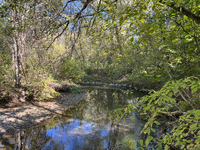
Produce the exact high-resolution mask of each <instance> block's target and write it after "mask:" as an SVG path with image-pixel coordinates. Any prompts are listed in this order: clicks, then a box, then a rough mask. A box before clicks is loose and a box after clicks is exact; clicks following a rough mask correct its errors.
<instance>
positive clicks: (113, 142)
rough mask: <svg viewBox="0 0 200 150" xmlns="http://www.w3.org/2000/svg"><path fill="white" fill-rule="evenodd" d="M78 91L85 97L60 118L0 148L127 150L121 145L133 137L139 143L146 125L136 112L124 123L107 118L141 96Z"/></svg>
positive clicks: (97, 89)
mask: <svg viewBox="0 0 200 150" xmlns="http://www.w3.org/2000/svg"><path fill="white" fill-rule="evenodd" d="M81 88H83V89H84V90H86V91H87V93H88V94H87V96H86V97H85V98H84V99H83V100H82V101H81V102H79V103H78V104H76V105H75V106H74V107H72V108H70V109H69V110H67V111H66V112H65V113H64V114H63V115H60V116H56V117H54V118H52V119H51V120H49V121H47V122H45V123H43V124H41V125H39V126H36V127H33V128H30V129H28V130H25V131H19V132H18V133H17V134H18V135H13V136H11V137H9V138H7V139H0V145H4V148H5V147H6V148H7V149H16V150H17V149H30V150H114V149H116V150H129V149H130V148H129V147H128V146H126V145H124V144H123V142H125V141H126V139H127V138H129V137H131V136H133V135H134V136H135V137H134V138H135V139H138V138H139V133H140V131H141V129H142V128H143V126H144V124H145V121H144V120H143V119H142V117H141V116H140V115H139V113H137V112H132V113H130V114H129V115H128V116H127V117H126V121H125V122H123V121H121V122H119V123H118V122H115V121H111V120H110V119H108V117H109V115H110V111H113V110H114V109H116V108H121V107H123V106H125V105H127V104H130V103H134V101H135V99H136V98H138V97H142V96H144V93H141V92H138V91H133V90H128V89H120V88H105V87H95V86H83V87H81ZM131 116H133V118H134V121H131V119H130V117H131ZM19 138H20V140H19ZM0 149H1V147H0ZM7 149H6V150H7Z"/></svg>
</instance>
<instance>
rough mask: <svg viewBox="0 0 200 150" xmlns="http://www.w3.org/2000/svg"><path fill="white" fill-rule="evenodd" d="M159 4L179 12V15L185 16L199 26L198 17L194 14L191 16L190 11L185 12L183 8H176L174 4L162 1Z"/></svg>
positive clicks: (199, 17)
mask: <svg viewBox="0 0 200 150" xmlns="http://www.w3.org/2000/svg"><path fill="white" fill-rule="evenodd" d="M159 2H160V3H162V4H164V5H166V6H168V7H171V8H173V9H174V10H176V11H178V12H180V13H181V14H184V15H186V16H187V17H189V18H191V19H192V20H194V21H195V22H196V23H198V24H200V16H197V15H196V14H193V13H192V12H191V11H189V10H187V9H186V8H184V7H182V6H179V7H176V6H175V3H167V2H164V1H163V0H160V1H159Z"/></svg>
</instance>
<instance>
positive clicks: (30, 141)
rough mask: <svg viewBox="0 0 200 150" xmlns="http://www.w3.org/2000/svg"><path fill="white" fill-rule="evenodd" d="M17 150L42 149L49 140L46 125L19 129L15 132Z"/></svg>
mask: <svg viewBox="0 0 200 150" xmlns="http://www.w3.org/2000/svg"><path fill="white" fill-rule="evenodd" d="M15 136H16V143H17V150H36V149H38V150H39V149H42V147H44V146H45V144H46V143H47V142H48V141H49V139H50V137H48V136H47V135H46V129H45V127H44V126H43V127H40V128H33V129H29V130H18V131H17V132H16V134H15Z"/></svg>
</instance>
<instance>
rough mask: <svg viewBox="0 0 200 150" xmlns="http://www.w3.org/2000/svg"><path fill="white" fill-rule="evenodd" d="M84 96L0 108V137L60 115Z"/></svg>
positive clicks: (78, 95)
mask: <svg viewBox="0 0 200 150" xmlns="http://www.w3.org/2000/svg"><path fill="white" fill-rule="evenodd" d="M86 94H87V93H85V92H82V93H81V94H76V95H74V94H67V95H65V94H63V95H61V96H60V97H59V98H57V99H55V100H53V101H47V102H34V103H33V102H29V103H28V104H25V105H22V106H18V107H13V108H0V135H3V134H13V133H14V132H15V130H17V129H27V128H30V127H33V126H36V125H39V124H41V123H42V122H45V121H47V120H48V119H51V118H52V117H54V116H55V115H60V114H62V113H63V112H64V111H66V110H67V109H69V108H70V107H72V106H74V105H75V104H76V103H78V102H79V101H81V100H82V99H83V98H84V97H85V96H86Z"/></svg>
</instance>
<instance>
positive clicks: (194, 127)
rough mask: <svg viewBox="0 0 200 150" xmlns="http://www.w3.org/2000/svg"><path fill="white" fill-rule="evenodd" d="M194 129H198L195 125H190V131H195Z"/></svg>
mask: <svg viewBox="0 0 200 150" xmlns="http://www.w3.org/2000/svg"><path fill="white" fill-rule="evenodd" d="M196 129H198V127H197V123H195V124H192V125H191V126H190V131H194V130H196Z"/></svg>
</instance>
